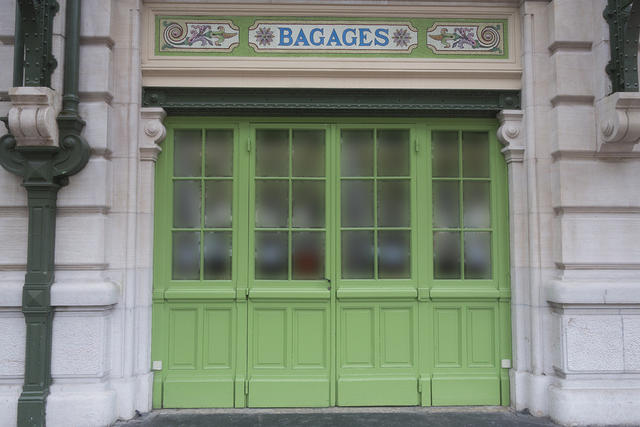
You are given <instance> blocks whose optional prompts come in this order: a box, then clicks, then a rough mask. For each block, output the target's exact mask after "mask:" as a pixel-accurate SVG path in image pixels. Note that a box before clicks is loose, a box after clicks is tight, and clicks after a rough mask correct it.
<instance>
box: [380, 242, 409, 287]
mask: <svg viewBox="0 0 640 427" xmlns="http://www.w3.org/2000/svg"><path fill="white" fill-rule="evenodd" d="M410 276H411V234H410V232H409V231H379V232H378V278H380V279H408V278H409V277H410Z"/></svg>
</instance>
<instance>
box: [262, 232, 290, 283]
mask: <svg viewBox="0 0 640 427" xmlns="http://www.w3.org/2000/svg"><path fill="white" fill-rule="evenodd" d="M288 262H289V241H288V233H287V232H286V231H258V232H256V248H255V267H256V279H266V280H275V279H282V280H287V278H288V268H289V267H288Z"/></svg>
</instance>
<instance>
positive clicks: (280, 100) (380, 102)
mask: <svg viewBox="0 0 640 427" xmlns="http://www.w3.org/2000/svg"><path fill="white" fill-rule="evenodd" d="M142 103H143V106H144V107H162V108H164V109H165V110H166V111H167V113H168V114H170V115H180V114H203V115H204V114H215V115H226V116H234V115H235V116H251V115H256V114H263V115H269V116H274V115H287V114H294V115H295V116H302V115H304V116H311V115H313V116H316V117H323V116H326V117H336V116H338V117H348V116H352V117H357V116H362V115H367V116H372V115H375V116H387V117H397V116H402V117H415V116H419V117H424V116H426V115H430V116H432V117H433V116H436V117H437V116H447V117H458V118H460V117H487V118H494V117H495V115H496V114H497V113H498V112H499V111H501V110H504V109H518V108H520V91H502V90H406V89H402V90H401V89H398V90H391V89H376V90H364V89H258V88H251V89H249V88H175V87H173V88H172V87H144V88H143V93H142Z"/></svg>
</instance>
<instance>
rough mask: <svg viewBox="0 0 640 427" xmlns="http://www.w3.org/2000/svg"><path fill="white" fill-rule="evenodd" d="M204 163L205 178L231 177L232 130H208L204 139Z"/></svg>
mask: <svg viewBox="0 0 640 427" xmlns="http://www.w3.org/2000/svg"><path fill="white" fill-rule="evenodd" d="M205 138H206V139H205V143H204V144H205V145H204V152H205V162H204V169H205V175H206V176H232V175H233V130H231V129H213V130H208V131H207V134H206V137H205Z"/></svg>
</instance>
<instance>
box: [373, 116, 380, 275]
mask: <svg viewBox="0 0 640 427" xmlns="http://www.w3.org/2000/svg"><path fill="white" fill-rule="evenodd" d="M373 226H374V232H373V248H374V250H373V273H374V274H373V278H374V279H375V280H378V277H379V274H378V129H376V128H374V129H373Z"/></svg>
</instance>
